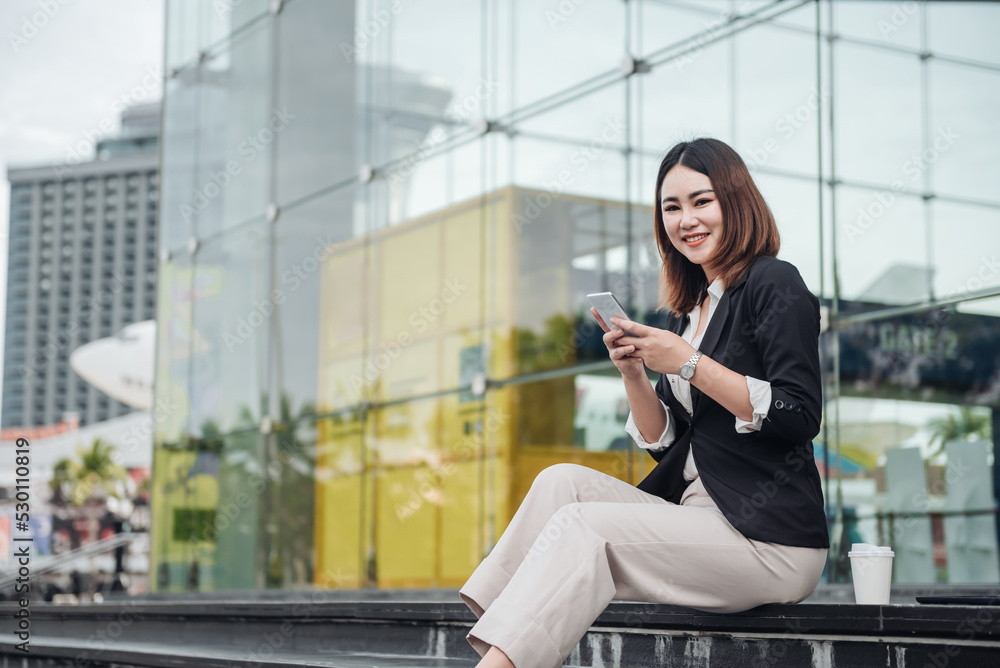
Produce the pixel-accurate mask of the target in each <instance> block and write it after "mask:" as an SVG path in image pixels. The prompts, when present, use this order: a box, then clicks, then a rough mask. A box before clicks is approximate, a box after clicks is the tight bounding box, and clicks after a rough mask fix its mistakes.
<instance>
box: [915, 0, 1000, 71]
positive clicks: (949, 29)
mask: <svg viewBox="0 0 1000 668" xmlns="http://www.w3.org/2000/svg"><path fill="white" fill-rule="evenodd" d="M904 4H915V3H904ZM924 6H925V7H927V33H928V39H929V40H930V50H931V52H932V53H935V54H939V53H940V54H944V55H948V56H958V57H959V58H971V59H972V60H979V61H982V62H987V63H994V64H1000V51H998V50H997V43H996V26H997V25H998V24H1000V6H997V4H996V3H993V2H928V3H926V4H925V5H924Z"/></svg>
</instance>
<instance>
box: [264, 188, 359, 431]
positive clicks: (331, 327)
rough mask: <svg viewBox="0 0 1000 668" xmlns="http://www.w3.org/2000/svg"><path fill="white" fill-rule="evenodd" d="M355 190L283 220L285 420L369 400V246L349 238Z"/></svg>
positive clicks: (277, 399)
mask: <svg viewBox="0 0 1000 668" xmlns="http://www.w3.org/2000/svg"><path fill="white" fill-rule="evenodd" d="M355 192H356V189H355V188H354V187H348V188H343V189H341V190H338V191H336V192H333V193H330V194H329V195H324V196H323V197H319V198H316V199H314V200H310V201H308V202H306V203H305V204H303V205H300V206H297V207H295V208H293V209H290V210H287V211H282V213H281V217H280V218H279V219H278V221H277V223H276V224H275V246H274V248H275V262H276V265H275V268H274V272H273V276H274V278H273V280H274V283H275V285H274V293H275V297H276V298H277V299H280V300H281V301H280V302H279V303H278V306H277V316H276V319H275V341H274V349H273V354H274V355H276V359H275V360H274V363H273V365H272V368H273V369H274V370H275V371H274V379H273V386H272V389H273V392H272V395H271V402H272V406H271V415H272V416H274V417H275V418H276V419H278V420H281V421H282V422H287V421H292V420H295V419H297V418H299V417H302V416H305V415H312V414H314V413H315V412H316V404H317V401H318V400H319V403H320V404H321V405H322V410H324V411H327V410H332V409H335V408H342V407H344V406H349V405H354V404H356V403H359V402H360V401H361V399H362V396H359V395H357V394H356V389H357V387H358V384H359V383H360V379H361V372H362V364H361V363H362V354H361V353H362V345H363V342H364V341H363V335H364V332H365V330H366V314H365V312H366V308H365V306H366V304H367V303H368V302H367V299H366V298H365V289H364V286H365V284H366V280H365V279H366V273H367V272H366V269H365V258H366V255H367V253H366V251H365V247H364V245H363V244H357V243H350V242H349V240H350V239H352V238H353V236H354V205H355ZM321 341H322V342H323V346H322V348H321V347H320V342H321ZM317 359H319V361H320V363H319V364H318V365H317ZM348 369H350V370H351V372H350V373H348ZM321 378H322V379H323V380H322V381H321V380H320V379H321ZM336 387H339V388H341V391H342V392H345V391H346V392H349V393H350V395H349V398H348V397H344V398H343V399H338V398H337V397H338V396H343V395H342V394H341V393H340V392H333V391H334V388H336ZM328 392H332V396H331V393H328Z"/></svg>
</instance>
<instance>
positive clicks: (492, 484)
mask: <svg viewBox="0 0 1000 668" xmlns="http://www.w3.org/2000/svg"><path fill="white" fill-rule="evenodd" d="M997 25H1000V7H998V6H996V5H993V4H985V3H983V4H980V3H954V2H947V3H945V2H941V3H937V2H901V3H892V4H890V3H868V2H840V1H832V2H831V1H829V0H822V1H803V2H764V1H736V0H732V1H731V0H720V1H717V2H697V3H696V2H682V1H678V2H668V1H665V0H656V1H654V0H629V1H628V2H620V1H618V0H591V1H590V2H587V3H577V2H567V1H562V2H559V1H557V0H543V1H541V2H538V1H534V0H532V1H531V2H528V1H526V0H509V1H501V0H485V1H484V2H478V3H473V2H468V1H466V0H372V1H364V0H361V1H358V2H349V1H347V0H341V1H337V2H328V1H326V0H286V1H285V2H263V0H243V1H242V2H216V3H204V2H201V0H168V2H167V39H166V44H167V54H166V61H167V65H168V68H169V72H168V75H167V80H166V83H165V106H164V127H163V130H164V134H163V149H162V165H161V168H162V174H163V185H162V192H163V196H162V201H161V229H160V247H161V249H163V251H162V253H161V265H160V283H159V299H158V305H157V310H158V316H157V321H158V328H159V336H158V346H157V351H158V354H157V371H158V372H157V380H156V396H157V408H156V415H155V417H156V425H157V430H156V436H155V461H154V469H153V475H154V489H153V513H154V518H155V519H154V524H153V534H154V535H153V542H152V569H153V576H154V577H153V580H154V582H155V588H156V589H158V590H159V591H184V590H191V589H194V590H202V591H218V590H224V589H266V588H284V589H296V588H304V587H314V586H315V587H336V588H354V587H387V588H394V587H401V588H406V587H459V586H461V585H462V584H463V583H464V582H465V580H466V579H467V578H468V576H469V575H470V574H471V572H472V571H473V570H474V568H475V567H476V565H477V564H478V563H479V561H480V560H481V559H482V558H483V556H485V555H486V554H487V553H488V552H489V550H490V549H491V547H492V545H493V544H494V543H495V542H496V540H497V538H498V537H499V536H500V535H501V534H502V532H503V530H504V528H505V527H506V525H507V522H508V521H509V520H510V518H511V516H512V515H513V512H514V511H515V510H516V509H517V507H518V505H519V504H520V501H521V500H522V499H523V497H524V495H525V493H526V492H527V490H528V488H529V486H530V484H531V482H532V480H533V478H534V476H535V475H536V474H537V473H538V472H539V471H540V470H541V469H543V468H545V467H546V466H548V465H550V464H553V463H556V462H564V461H571V462H578V463H581V464H584V465H587V466H591V467H593V468H596V469H599V470H602V471H605V472H607V473H609V474H611V475H615V476H617V477H619V478H621V479H623V480H627V481H629V482H632V483H633V484H635V483H638V482H639V481H640V480H641V479H642V478H643V477H644V475H645V474H646V473H647V472H648V471H649V470H651V468H652V466H653V464H654V463H655V462H654V461H653V460H652V458H651V457H649V455H648V454H646V453H645V452H644V451H642V450H640V449H639V448H637V447H636V446H635V444H634V443H632V442H631V440H630V439H629V438H628V436H627V435H626V434H625V431H624V424H625V418H626V417H627V415H628V404H627V401H626V399H625V393H624V386H623V384H622V382H621V378H620V375H619V374H618V372H617V370H616V369H615V368H614V366H613V365H612V364H611V363H610V361H609V360H608V359H607V351H606V349H605V348H604V345H603V343H602V341H601V331H600V329H599V327H597V325H596V323H595V322H593V320H592V319H591V317H590V315H589V312H588V310H587V302H586V294H587V293H589V292H595V291H603V290H610V291H613V292H614V293H615V294H616V295H617V296H618V297H619V298H620V299H621V300H622V302H623V303H624V304H625V306H626V309H627V310H629V312H630V313H631V314H632V315H633V317H634V318H635V319H636V320H639V321H642V322H645V323H648V324H652V325H654V326H655V325H657V324H660V323H662V322H663V319H664V314H663V313H661V312H657V311H656V310H655V309H656V305H657V303H658V296H657V278H658V271H659V256H658V253H657V250H656V246H655V242H654V238H653V225H652V220H653V217H652V205H653V202H654V199H653V188H654V185H655V177H656V170H657V167H658V165H659V162H660V160H661V158H662V156H663V155H664V153H665V151H666V150H667V149H668V148H669V147H670V146H671V145H673V144H674V143H675V142H677V141H680V140H684V139H691V138H694V137H696V136H713V137H716V138H719V139H721V140H723V141H726V142H727V143H729V144H730V145H732V146H733V147H734V148H736V149H737V150H738V151H739V152H740V154H741V155H742V156H743V158H744V160H745V161H746V162H747V164H748V166H749V167H750V168H751V171H752V173H753V175H754V178H755V180H756V181H757V183H758V185H759V187H760V188H761V191H762V192H763V194H764V196H765V198H766V199H767V201H768V203H769V205H770V206H771V208H772V210H773V212H774V214H775V217H776V219H777V222H778V227H779V230H780V232H781V235H782V242H783V243H782V246H781V252H780V254H779V257H780V258H782V259H785V260H788V261H789V262H791V263H793V264H795V265H796V266H797V267H798V268H799V270H800V272H801V273H802V276H803V277H804V279H805V280H806V283H807V285H808V286H809V287H810V289H811V290H813V292H814V293H815V294H816V295H817V296H819V297H820V299H821V302H822V304H823V310H824V327H825V330H824V333H823V338H822V340H821V353H822V355H823V360H824V365H825V369H826V370H825V377H826V383H825V392H826V394H825V409H824V419H823V424H822V427H821V431H820V433H819V435H818V436H817V438H816V439H815V442H814V447H815V453H816V457H817V464H818V466H819V468H820V473H821V476H822V477H823V480H824V492H825V494H826V499H827V505H828V509H829V520H830V527H831V538H832V541H833V546H832V549H831V551H830V561H829V563H828V566H827V569H826V572H825V574H824V581H825V582H831V583H832V582H846V581H849V578H850V567H849V564H848V563H847V558H846V553H847V551H848V549H849V548H850V544H851V543H852V542H862V541H864V542H878V543H880V544H888V545H893V546H894V548H895V550H896V567H895V569H894V577H895V579H896V581H897V582H913V583H934V582H940V583H949V582H950V583H955V582H987V583H997V582H1000V573H998V564H1000V559H998V555H997V529H996V526H997V519H996V513H995V505H996V501H995V494H994V489H1000V478H995V477H994V465H993V451H994V448H993V445H994V440H995V439H996V434H997V429H996V426H997V425H998V416H1000V410H998V409H1000V366H998V358H997V355H996V352H995V351H996V350H997V346H996V341H997V340H998V330H1000V328H998V325H997V315H998V314H1000V273H998V272H1000V264H998V262H997V259H996V257H995V256H994V255H993V254H992V250H993V249H995V248H996V247H997V246H998V244H1000V195H997V193H996V191H995V188H992V187H991V186H993V184H995V183H997V181H998V177H1000V160H998V159H997V158H998V157H1000V135H998V133H996V132H995V124H996V109H997V108H998V107H1000V53H998V52H997V50H996V48H995V40H994V36H993V30H991V28H993V27H995V26H997ZM991 45H992V46H991ZM990 119H993V120H990ZM650 377H651V380H655V378H654V377H653V375H652V374H650Z"/></svg>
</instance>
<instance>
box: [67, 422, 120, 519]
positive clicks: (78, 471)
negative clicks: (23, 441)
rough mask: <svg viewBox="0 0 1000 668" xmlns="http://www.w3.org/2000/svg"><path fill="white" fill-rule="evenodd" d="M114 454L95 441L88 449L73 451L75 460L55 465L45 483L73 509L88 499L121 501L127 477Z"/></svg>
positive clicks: (105, 446)
mask: <svg viewBox="0 0 1000 668" xmlns="http://www.w3.org/2000/svg"><path fill="white" fill-rule="evenodd" d="M114 452H115V446H113V445H111V444H110V443H107V442H105V441H103V440H101V439H100V438H95V439H94V440H93V442H92V443H91V444H90V447H89V448H87V447H86V446H81V447H79V448H77V451H76V454H77V458H76V459H70V458H68V457H64V458H63V459H61V460H59V461H58V462H56V464H55V467H54V472H53V476H52V480H51V482H50V483H49V486H50V487H51V488H52V491H53V493H54V495H55V496H56V497H57V498H59V497H63V498H67V499H69V501H70V503H71V504H73V507H75V508H79V507H80V506H83V505H85V504H86V503H87V502H88V501H91V500H96V501H99V502H103V500H104V499H106V498H108V497H114V498H116V499H120V498H122V496H123V494H124V493H125V482H126V479H127V476H128V474H127V473H126V471H125V469H124V468H123V467H122V466H121V465H119V464H118V463H117V462H115V459H114Z"/></svg>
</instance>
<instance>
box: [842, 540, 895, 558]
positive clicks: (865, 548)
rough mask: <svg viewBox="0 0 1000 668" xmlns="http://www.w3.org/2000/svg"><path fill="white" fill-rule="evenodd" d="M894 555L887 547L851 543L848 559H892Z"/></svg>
mask: <svg viewBox="0 0 1000 668" xmlns="http://www.w3.org/2000/svg"><path fill="white" fill-rule="evenodd" d="M895 554H896V553H895V552H893V551H892V548H891V547H889V546H887V545H872V544H871V543H852V544H851V551H850V552H848V553H847V556H848V557H892V556H894V555H895Z"/></svg>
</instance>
